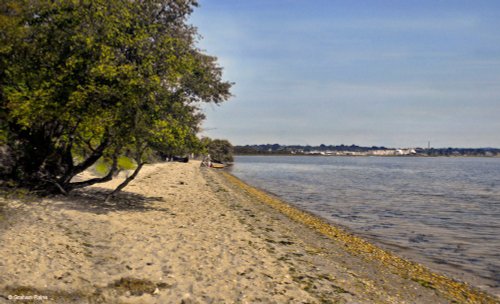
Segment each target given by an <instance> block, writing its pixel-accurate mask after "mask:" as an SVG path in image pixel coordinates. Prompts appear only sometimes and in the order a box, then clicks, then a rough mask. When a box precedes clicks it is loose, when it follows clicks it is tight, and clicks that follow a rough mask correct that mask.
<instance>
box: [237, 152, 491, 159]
mask: <svg viewBox="0 0 500 304" xmlns="http://www.w3.org/2000/svg"><path fill="white" fill-rule="evenodd" d="M234 156H304V157H387V158H389V157H397V158H407V157H411V158H438V157H439V158H500V154H499V155H494V156H484V155H321V154H289V153H248V154H237V153H235V154H234Z"/></svg>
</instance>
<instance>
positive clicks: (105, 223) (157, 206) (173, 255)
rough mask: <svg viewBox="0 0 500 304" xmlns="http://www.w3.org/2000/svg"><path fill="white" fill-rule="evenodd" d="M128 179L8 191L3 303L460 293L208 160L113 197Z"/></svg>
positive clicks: (148, 177) (388, 298)
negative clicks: (238, 181) (38, 195)
mask: <svg viewBox="0 0 500 304" xmlns="http://www.w3.org/2000/svg"><path fill="white" fill-rule="evenodd" d="M119 182H120V179H116V180H113V181H111V182H109V183H107V184H101V185H97V186H95V187H91V188H88V189H84V190H82V191H77V192H75V193H72V194H71V195H70V196H69V197H62V196H60V197H56V198H51V199H43V200H42V199H35V198H27V197H25V198H17V199H1V200H2V202H3V204H4V205H5V206H4V207H3V213H2V214H3V216H2V218H0V244H1V246H0V257H1V259H0V303H4V302H5V303H11V301H9V300H8V298H9V296H10V297H11V298H12V297H14V296H18V298H19V297H20V296H24V297H25V298H26V299H29V297H35V296H36V297H38V299H41V300H38V299H37V300H35V301H33V302H34V303H45V302H46V303H450V302H451V300H450V299H447V298H446V297H445V295H444V294H443V293H441V292H440V291H439V290H436V289H435V288H429V286H426V284H423V283H422V282H420V281H418V280H412V279H411V278H404V277H402V276H401V275H399V274H396V273H394V271H392V270H391V269H387V268H386V267H385V266H384V264H383V263H376V262H373V261H369V260H367V259H365V258H363V257H361V256H357V255H356V254H353V253H352V252H349V251H346V250H345V248H343V246H340V245H339V244H338V243H335V242H333V241H332V240H331V239H329V238H327V237H326V236H324V235H321V233H318V232H317V231H314V230H313V229H310V228H308V227H306V226H304V225H303V224H301V223H298V222H296V221H293V220H291V219H289V218H288V217H287V216H285V215H283V214H282V213H280V212H278V211H276V210H275V209H273V208H271V207H269V206H267V205H265V204H262V203H261V202H259V201H258V200H256V199H255V198H254V197H252V196H251V195H250V194H249V193H247V192H246V191H244V190H242V189H238V187H236V186H234V185H233V184H231V183H230V182H228V180H227V179H225V178H224V176H222V175H221V174H220V173H219V172H217V171H215V170H213V169H209V168H200V166H199V162H196V161H192V162H190V163H187V164H184V163H165V164H157V165H149V166H146V167H144V169H143V171H142V172H141V174H140V175H139V176H138V177H137V178H136V180H134V181H133V182H132V183H131V184H130V185H129V186H128V187H127V188H125V189H124V192H123V193H121V194H120V195H118V196H117V197H116V198H114V199H112V200H111V201H110V202H109V203H103V198H104V196H105V194H106V193H107V192H109V189H112V188H113V187H114V186H116V185H117V184H118V183H119ZM345 246H347V245H345ZM44 299H46V300H44Z"/></svg>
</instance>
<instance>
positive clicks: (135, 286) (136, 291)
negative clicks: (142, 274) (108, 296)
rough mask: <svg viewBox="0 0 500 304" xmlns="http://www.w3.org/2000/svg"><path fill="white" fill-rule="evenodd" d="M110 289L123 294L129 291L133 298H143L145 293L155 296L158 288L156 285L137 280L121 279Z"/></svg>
mask: <svg viewBox="0 0 500 304" xmlns="http://www.w3.org/2000/svg"><path fill="white" fill-rule="evenodd" d="M110 287H114V288H115V289H117V290H118V291H121V292H122V293H125V292H127V291H128V292H130V294H131V295H133V296H141V295H143V294H145V293H149V294H153V293H154V291H155V290H156V288H157V286H156V284H155V283H153V282H151V281H149V280H143V279H137V278H121V279H119V280H118V281H116V282H115V283H114V284H113V285H112V286H110Z"/></svg>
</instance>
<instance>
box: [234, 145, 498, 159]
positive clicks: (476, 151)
mask: <svg viewBox="0 0 500 304" xmlns="http://www.w3.org/2000/svg"><path fill="white" fill-rule="evenodd" d="M387 150H396V149H395V148H387V147H383V146H380V147H377V146H372V147H362V146H357V145H350V146H348V145H336V146H334V145H324V144H322V145H319V146H309V145H306V146H302V145H289V146H288V145H280V144H264V145H245V146H235V147H234V153H235V154H236V155H292V154H295V155H301V154H314V153H317V152H360V153H363V152H367V153H368V152H372V151H387ZM414 150H415V154H413V155H415V156H500V149H496V148H429V149H427V148H414Z"/></svg>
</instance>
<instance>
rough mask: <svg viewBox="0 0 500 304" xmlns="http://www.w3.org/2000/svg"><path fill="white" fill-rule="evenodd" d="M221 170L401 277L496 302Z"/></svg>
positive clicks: (467, 299)
mask: <svg viewBox="0 0 500 304" xmlns="http://www.w3.org/2000/svg"><path fill="white" fill-rule="evenodd" d="M221 174H222V176H223V177H224V178H225V179H226V180H228V181H229V182H230V183H231V184H233V185H235V186H237V187H239V188H240V189H243V190H244V191H245V192H246V193H248V194H249V195H251V196H252V197H254V198H256V199H257V200H258V201H260V202H262V203H264V204H267V205H269V206H271V207H272V208H274V209H276V210H278V211H279V212H281V213H283V214H285V215H286V216H288V217H289V218H291V219H292V220H294V221H296V222H299V223H302V224H304V225H306V226H308V227H310V228H312V229H314V230H315V231H317V232H319V233H321V234H323V235H325V236H327V237H329V238H330V239H332V240H335V241H337V242H340V243H343V245H344V248H345V249H346V250H348V251H349V252H351V253H353V254H356V255H359V256H361V257H363V258H365V259H367V260H372V261H378V262H380V263H382V264H383V265H384V266H386V267H388V268H390V269H391V270H393V272H394V273H397V274H399V275H400V276H401V277H403V278H408V279H411V280H413V281H415V282H417V283H419V284H421V285H422V286H425V287H428V288H432V289H435V290H436V291H438V292H440V293H442V294H443V295H445V296H446V297H448V298H449V299H450V300H452V301H457V302H459V303H500V301H499V300H498V299H497V298H494V297H493V296H491V295H489V294H487V293H485V292H483V291H480V290H478V289H476V288H474V287H472V286H470V285H468V284H467V283H463V282H457V281H455V280H453V279H451V278H448V277H446V276H444V275H440V274H437V273H434V272H432V271H431V270H429V269H428V268H426V267H424V266H422V265H420V264H418V263H415V262H411V261H408V260H405V259H403V258H400V257H398V256H396V255H394V254H392V253H390V252H388V251H386V250H383V249H381V248H379V247H376V246H375V245H373V244H371V243H369V242H367V241H366V240H364V239H362V238H360V237H358V236H355V235H352V234H349V233H347V232H346V231H344V230H342V229H341V228H339V227H336V226H333V225H331V224H329V223H327V222H326V221H324V220H322V219H320V218H319V217H317V216H314V215H312V214H310V213H308V212H305V211H302V210H299V209H297V208H295V207H292V206H290V205H289V204H287V203H285V202H283V201H282V200H280V199H278V198H276V197H273V196H271V195H269V194H266V193H265V192H263V191H262V190H259V189H257V188H255V187H252V186H250V185H248V184H246V183H245V182H243V181H242V180H240V179H239V178H237V177H235V176H234V175H232V174H229V173H227V172H221Z"/></svg>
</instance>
